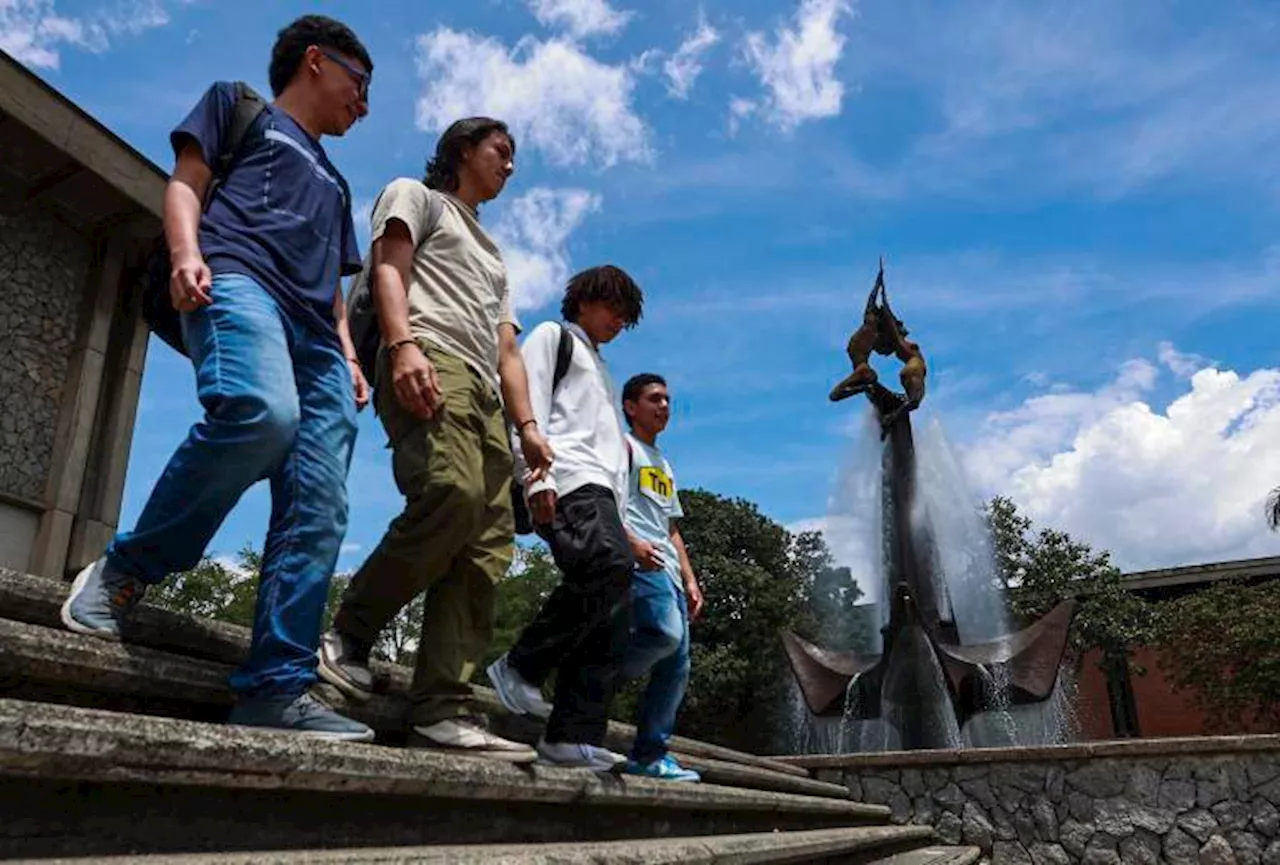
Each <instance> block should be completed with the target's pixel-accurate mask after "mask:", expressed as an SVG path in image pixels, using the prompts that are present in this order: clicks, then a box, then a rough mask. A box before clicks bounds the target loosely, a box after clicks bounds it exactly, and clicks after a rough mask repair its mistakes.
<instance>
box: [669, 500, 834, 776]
mask: <svg viewBox="0 0 1280 865" xmlns="http://www.w3.org/2000/svg"><path fill="white" fill-rule="evenodd" d="M680 501H681V504H682V505H683V507H684V511H685V517H684V519H683V520H681V522H680V532H681V534H682V535H683V536H684V540H685V544H686V546H687V547H688V549H689V558H690V561H691V563H692V565H693V569H694V572H695V574H696V575H697V577H698V581H699V582H700V584H701V585H702V590H703V594H704V595H705V596H706V612H705V615H704V617H703V619H702V621H700V622H698V623H697V624H695V625H694V626H693V629H692V632H691V642H692V654H693V670H692V673H691V679H690V683H689V691H688V696H687V697H686V699H685V706H684V711H683V712H682V714H681V718H680V724H679V731H680V732H681V733H682V734H684V735H689V736H694V737H698V738H705V739H709V740H712V741H718V742H722V743H724V744H726V745H730V746H733V747H737V748H742V749H745V750H764V749H768V748H770V747H772V745H773V744H774V741H773V740H774V739H775V738H776V734H777V731H778V730H779V729H781V728H782V721H783V720H784V713H785V712H786V711H787V699H786V698H787V695H788V693H789V687H790V686H789V680H788V677H789V675H790V673H789V672H788V671H787V669H786V661H785V658H784V656H783V652H782V647H781V644H780V642H779V638H778V635H779V632H780V631H782V630H783V629H794V630H797V631H804V632H808V633H812V632H813V629H814V619H813V617H812V616H811V615H810V612H809V608H808V607H809V598H810V593H811V590H812V588H813V585H814V582H815V580H816V578H817V576H818V574H819V573H820V572H821V571H822V570H823V569H825V568H828V567H829V566H830V555H829V553H828V552H827V549H826V546H825V544H824V543H823V541H822V537H821V535H820V534H819V533H817V532H805V533H801V534H800V535H792V534H791V533H790V532H788V531H787V530H786V529H785V528H783V527H782V526H781V525H779V524H778V523H776V522H774V521H773V520H771V519H770V518H768V517H767V516H765V515H764V514H762V513H760V511H759V509H758V508H757V507H756V506H755V505H754V504H752V503H751V502H748V501H746V500H744V499H728V498H724V497H722V496H719V495H716V494H715V493H711V492H708V491H706V490H700V489H694V490H686V491H684V492H682V493H681V495H680Z"/></svg>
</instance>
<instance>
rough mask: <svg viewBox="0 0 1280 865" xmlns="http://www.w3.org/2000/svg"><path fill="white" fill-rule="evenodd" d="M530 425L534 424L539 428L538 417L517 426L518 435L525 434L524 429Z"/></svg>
mask: <svg viewBox="0 0 1280 865" xmlns="http://www.w3.org/2000/svg"><path fill="white" fill-rule="evenodd" d="M529 424H533V425H534V426H537V424H538V419H537V418H536V417H531V418H529V419H528V420H527V421H523V422H521V423H519V424H517V425H516V435H519V434H520V433H522V432H524V428H525V427H527V426H528V425H529Z"/></svg>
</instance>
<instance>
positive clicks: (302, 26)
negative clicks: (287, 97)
mask: <svg viewBox="0 0 1280 865" xmlns="http://www.w3.org/2000/svg"><path fill="white" fill-rule="evenodd" d="M312 45H318V46H319V47H321V48H330V49H332V50H334V51H337V52H338V53H339V54H345V55H347V56H348V57H354V58H355V59H356V60H359V61H360V62H361V63H363V64H364V68H365V69H366V70H368V72H369V74H370V75H372V74H373V61H372V60H371V59H369V52H368V51H366V50H365V48H364V45H362V44H360V40H359V39H357V38H356V34H355V33H353V32H352V30H351V28H350V27H348V26H347V25H346V24H343V23H342V22H341V21H335V20H334V19H332V18H328V17H326V16H324V15H303V16H302V17H301V18H299V19H297V20H296V21H294V22H293V23H292V24H290V25H289V26H288V27H285V28H284V29H283V30H281V31H280V32H279V33H277V34H276V44H275V47H273V48H272V49H271V67H270V70H269V71H268V77H269V78H270V79H271V93H272V95H273V96H279V95H280V94H281V93H283V92H284V89H285V88H286V87H288V86H289V82H290V81H292V80H293V76H295V75H297V74H298V67H299V66H301V65H302V58H303V56H304V55H305V54H306V53H307V49H308V48H309V47H311V46H312Z"/></svg>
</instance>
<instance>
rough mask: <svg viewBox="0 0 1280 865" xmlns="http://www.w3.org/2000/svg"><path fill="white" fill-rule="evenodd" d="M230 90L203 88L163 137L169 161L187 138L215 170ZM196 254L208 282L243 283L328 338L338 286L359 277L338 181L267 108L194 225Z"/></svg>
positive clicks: (342, 184)
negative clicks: (235, 277) (228, 279)
mask: <svg viewBox="0 0 1280 865" xmlns="http://www.w3.org/2000/svg"><path fill="white" fill-rule="evenodd" d="M234 108H235V85H234V84H231V83H229V82H226V81H219V82H218V83H216V84H214V85H213V86H212V87H210V88H209V89H208V90H207V91H205V94H204V96H203V97H201V99H200V101H199V102H198V103H196V107H195V108H193V109H192V111H191V113H190V114H189V115H187V118H186V119H185V120H183V121H182V123H180V124H179V125H178V127H177V128H176V129H174V130H173V132H172V133H171V134H170V136H169V140H170V142H171V143H172V145H173V152H174V154H175V156H176V155H177V153H178V152H179V151H180V150H181V149H182V148H183V147H184V146H185V145H186V143H187V141H188V140H191V139H194V140H195V141H196V143H197V144H199V146H200V152H201V153H202V154H203V156H204V161H205V163H206V164H207V165H209V166H210V167H211V168H213V167H216V166H217V159H218V153H219V151H220V150H221V149H222V139H223V136H224V135H227V134H229V133H230V127H231V118H232V114H233V112H234ZM200 250H201V252H202V253H203V254H204V259H205V262H206V263H207V264H208V265H209V269H210V270H211V271H213V273H214V275H215V276H216V275H218V274H220V273H239V274H244V275H246V276H251V277H253V278H254V279H256V280H257V281H258V282H260V283H261V284H262V286H263V287H264V288H266V289H267V291H269V292H271V294H272V295H273V296H274V297H275V298H276V300H277V301H278V302H279V303H280V305H281V306H282V307H283V308H284V309H285V310H286V311H287V312H288V313H289V314H290V315H291V316H294V317H295V318H296V319H297V320H299V321H302V322H304V323H305V324H306V325H308V326H309V327H311V328H312V329H313V330H314V331H316V332H317V333H318V334H320V335H321V336H323V337H328V338H331V339H334V340H336V339H337V331H336V330H335V326H334V320H333V300H334V295H335V293H336V292H337V290H338V281H339V279H341V277H343V276H347V275H350V274H353V273H359V272H360V264H361V262H360V250H359V248H358V247H357V245H356V233H355V227H354V225H353V224H352V222H351V201H350V195H349V193H348V191H347V185H346V181H345V180H344V179H343V177H342V175H341V174H340V173H338V170H337V169H336V168H334V167H333V163H331V162H330V161H329V157H328V156H326V155H325V152H324V148H323V147H321V146H320V142H319V141H317V140H316V139H314V138H312V137H311V135H310V134H309V133H308V132H307V131H306V130H304V129H303V128H302V127H301V126H299V125H298V124H297V123H296V122H295V121H294V119H293V118H292V117H290V116H289V115H288V114H286V113H285V112H284V111H281V110H280V109H279V108H276V107H275V106H273V105H268V106H267V107H266V109H265V110H264V111H263V112H262V114H261V115H260V116H259V117H258V119H257V121H256V122H255V123H254V124H253V127H252V128H251V129H250V130H249V132H248V134H247V135H246V136H245V138H244V141H243V142H242V143H241V145H240V150H239V157H238V158H237V159H236V160H235V162H234V164H233V166H232V168H231V172H230V174H229V175H228V176H227V177H226V178H225V179H224V180H223V182H222V183H221V184H220V185H219V186H218V188H217V190H216V191H215V192H214V195H213V199H212V200H211V201H210V202H209V207H208V210H206V211H205V214H204V217H203V218H202V219H201V220H200Z"/></svg>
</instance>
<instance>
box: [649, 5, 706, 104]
mask: <svg viewBox="0 0 1280 865" xmlns="http://www.w3.org/2000/svg"><path fill="white" fill-rule="evenodd" d="M719 41H720V34H719V32H717V31H716V28H714V27H712V26H711V25H710V24H708V23H707V19H706V17H705V16H704V15H702V14H701V13H699V16H698V29H697V30H695V31H694V32H693V33H691V34H690V35H689V36H688V37H686V38H685V40H684V41H683V42H681V43H680V47H679V48H677V49H676V52H675V53H674V54H672V55H671V56H670V57H668V58H667V60H666V62H665V63H663V64H662V72H663V74H664V75H666V76H667V92H668V93H670V94H671V95H672V96H673V97H675V98H676V99H688V98H689V91H691V90H692V89H693V85H694V83H695V82H696V81H697V80H698V76H699V75H701V74H702V55H703V54H705V53H706V52H707V50H708V49H710V48H711V47H712V46H714V45H715V44H716V43H717V42H719Z"/></svg>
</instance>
